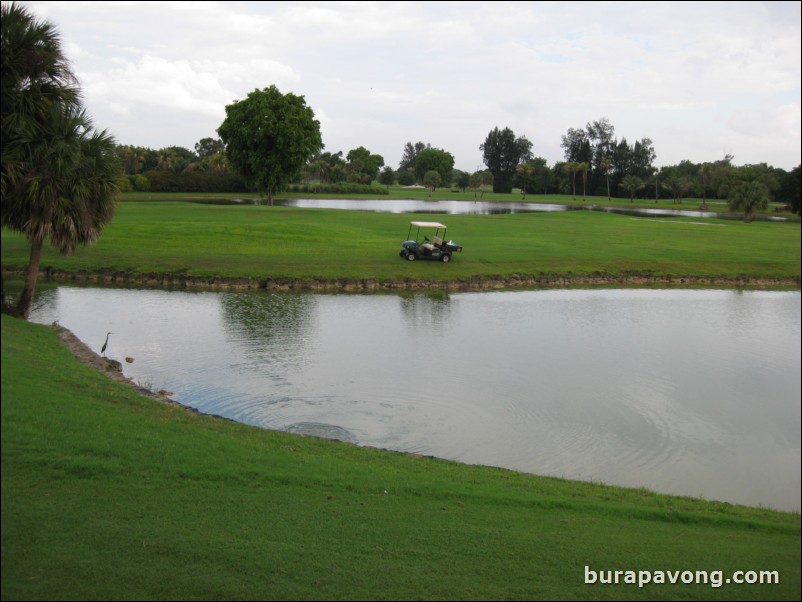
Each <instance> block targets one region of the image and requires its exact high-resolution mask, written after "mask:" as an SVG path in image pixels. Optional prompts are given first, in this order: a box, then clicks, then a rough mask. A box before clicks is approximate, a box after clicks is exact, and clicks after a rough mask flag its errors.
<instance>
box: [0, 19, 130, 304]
mask: <svg viewBox="0 0 802 602" xmlns="http://www.w3.org/2000/svg"><path fill="white" fill-rule="evenodd" d="M0 47H1V49H2V53H1V54H2V57H1V58H0V61H2V211H1V212H0V214H1V215H2V226H3V227H4V228H8V229H10V230H15V231H17V232H21V233H22V234H24V235H25V236H26V237H27V239H28V241H29V242H30V244H31V253H30V262H29V265H28V269H27V272H26V277H25V284H24V286H23V291H22V294H21V295H20V299H19V302H18V304H17V312H18V313H19V314H20V315H22V316H23V317H25V318H27V317H28V313H29V311H30V305H31V302H32V300H33V295H34V292H35V289H36V281H37V279H38V276H39V263H40V260H41V253H42V247H43V246H44V242H45V240H47V239H49V240H50V242H51V243H52V244H53V245H54V246H56V247H57V248H58V249H59V250H60V251H61V252H62V253H70V252H72V251H73V250H74V249H75V247H76V246H77V245H78V244H89V243H92V242H94V241H95V240H96V239H97V238H98V236H99V235H100V232H101V230H102V228H103V226H104V225H105V224H106V223H108V221H109V220H111V218H112V216H113V214H114V201H115V199H116V195H117V191H118V188H117V187H118V176H119V175H120V169H119V162H118V158H117V153H116V150H115V145H114V140H113V139H112V138H111V136H109V135H108V134H107V133H106V132H105V131H104V132H101V133H96V132H94V131H93V128H92V124H91V122H90V121H89V118H88V117H87V116H86V113H85V112H84V111H83V109H82V108H81V106H80V91H79V89H78V87H77V86H76V85H75V78H74V76H73V74H72V71H71V69H70V66H69V63H68V62H67V60H66V58H65V57H64V55H63V53H62V50H61V43H60V40H59V37H58V34H57V32H56V29H55V27H54V26H53V25H51V24H50V23H47V22H39V21H36V20H35V19H34V17H33V16H32V15H31V14H30V13H29V12H28V11H27V10H26V9H25V8H22V7H20V6H19V5H18V4H16V3H12V4H3V5H2V37H1V38H0ZM0 295H2V298H3V300H4V299H5V295H4V291H2V292H0Z"/></svg>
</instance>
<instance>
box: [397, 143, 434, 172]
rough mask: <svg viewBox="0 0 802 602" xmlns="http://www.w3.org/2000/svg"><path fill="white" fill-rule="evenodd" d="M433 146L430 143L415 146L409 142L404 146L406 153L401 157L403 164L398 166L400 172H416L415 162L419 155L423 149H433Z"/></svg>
mask: <svg viewBox="0 0 802 602" xmlns="http://www.w3.org/2000/svg"><path fill="white" fill-rule="evenodd" d="M431 146H432V145H431V144H429V143H428V142H425V143H424V142H416V143H415V144H412V143H411V142H407V143H406V144H405V145H404V153H403V154H402V155H401V162H400V163H399V164H398V171H399V172H401V171H406V170H407V169H411V170H412V171H413V172H414V171H415V160H416V159H417V157H418V153H419V152H421V151H422V150H423V149H426V148H431Z"/></svg>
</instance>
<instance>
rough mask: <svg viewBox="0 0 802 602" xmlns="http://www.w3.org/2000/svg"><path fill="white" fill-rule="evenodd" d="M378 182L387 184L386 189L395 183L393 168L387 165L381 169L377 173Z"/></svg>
mask: <svg viewBox="0 0 802 602" xmlns="http://www.w3.org/2000/svg"><path fill="white" fill-rule="evenodd" d="M379 183H381V184H384V185H385V186H387V190H390V186H392V185H393V184H394V183H395V172H394V171H393V168H392V167H390V166H389V165H388V166H387V167H385V168H384V169H382V171H381V173H380V174H379Z"/></svg>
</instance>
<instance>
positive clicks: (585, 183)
mask: <svg viewBox="0 0 802 602" xmlns="http://www.w3.org/2000/svg"><path fill="white" fill-rule="evenodd" d="M577 169H578V170H579V171H581V172H582V201H583V202H584V201H585V198H586V197H585V192H586V190H587V187H588V169H590V166H589V165H588V164H587V163H584V162H583V163H579V165H578V166H577Z"/></svg>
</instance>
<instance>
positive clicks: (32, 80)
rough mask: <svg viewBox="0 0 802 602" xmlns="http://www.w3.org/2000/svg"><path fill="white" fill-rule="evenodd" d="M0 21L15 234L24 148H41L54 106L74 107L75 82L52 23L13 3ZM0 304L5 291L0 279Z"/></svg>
mask: <svg viewBox="0 0 802 602" xmlns="http://www.w3.org/2000/svg"><path fill="white" fill-rule="evenodd" d="M1 10H2V18H1V19H0V31H1V33H2V35H0V75H2V77H0V128H2V129H1V130H0V163H1V165H0V189H1V190H0V222H2V226H3V227H4V228H10V229H19V228H16V227H15V224H20V223H24V220H21V219H19V216H15V215H13V214H12V207H11V198H12V196H13V194H14V192H15V189H16V187H17V183H18V180H19V179H20V178H21V177H22V171H23V170H24V164H23V157H22V154H23V153H21V151H22V150H23V149H22V146H23V145H24V144H29V143H30V142H29V141H33V142H32V143H33V144H34V145H36V144H41V143H44V137H43V133H44V126H43V124H44V123H45V122H46V116H47V115H48V114H49V112H50V110H51V108H52V107H53V105H54V104H59V103H73V102H78V98H79V91H78V87H77V85H76V80H75V76H74V75H73V73H72V70H71V69H70V66H69V64H68V62H67V60H66V59H65V57H64V55H63V53H62V51H61V40H60V39H59V36H58V33H57V32H56V29H55V27H53V26H52V25H51V24H50V23H47V22H41V21H36V20H35V19H34V17H33V15H32V14H31V13H30V12H28V10H27V9H26V8H24V7H23V6H20V5H19V4H17V3H16V2H12V3H3V4H2V9H1ZM0 301H2V304H3V307H4V308H5V286H4V282H3V279H2V276H0Z"/></svg>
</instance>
